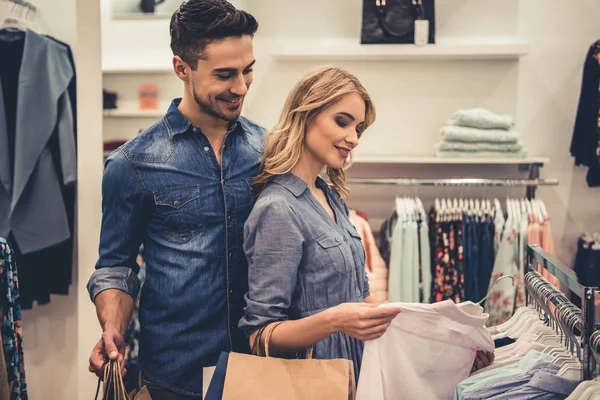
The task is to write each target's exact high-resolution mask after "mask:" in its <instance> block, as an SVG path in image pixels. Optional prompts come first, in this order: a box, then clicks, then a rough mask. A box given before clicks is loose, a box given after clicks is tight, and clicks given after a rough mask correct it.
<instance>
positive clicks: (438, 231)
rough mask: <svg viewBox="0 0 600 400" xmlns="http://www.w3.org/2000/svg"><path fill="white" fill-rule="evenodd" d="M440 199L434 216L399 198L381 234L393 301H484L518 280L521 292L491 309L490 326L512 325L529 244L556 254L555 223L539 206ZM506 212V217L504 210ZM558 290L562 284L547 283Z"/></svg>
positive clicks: (548, 182)
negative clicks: (510, 279) (508, 279)
mask: <svg viewBox="0 0 600 400" xmlns="http://www.w3.org/2000/svg"><path fill="white" fill-rule="evenodd" d="M350 182H352V183H363V184H378V185H381V184H386V185H410V186H441V187H443V186H477V187H527V188H528V189H529V188H535V187H537V186H555V185H557V184H558V180H556V179H352V180H350ZM534 193H535V190H528V194H530V195H531V196H530V197H531V198H520V199H513V198H508V199H506V201H504V202H502V203H501V202H500V201H499V200H498V199H497V198H494V199H465V198H443V199H439V198H438V199H436V200H435V202H434V204H433V205H432V207H431V208H430V210H429V211H426V210H425V207H424V204H423V202H422V201H421V199H420V198H418V197H414V198H411V197H400V196H397V198H396V200H395V203H394V212H393V213H392V215H391V216H390V217H389V218H388V219H386V220H385V221H384V223H383V225H382V227H381V241H380V246H379V251H380V253H381V256H382V257H383V259H384V261H385V262H386V264H387V266H388V298H387V300H388V301H391V302H411V303H435V302H440V301H444V300H448V299H450V300H453V301H454V302H462V301H466V300H469V301H472V302H476V301H478V299H481V298H482V297H483V296H484V295H485V294H486V293H487V292H488V291H489V290H491V283H492V282H495V281H496V280H497V279H498V278H501V277H502V276H507V275H508V276H513V277H514V278H515V280H516V281H517V284H516V285H514V286H507V285H506V283H504V284H503V285H497V286H495V287H494V288H493V290H492V292H491V293H490V296H489V297H488V299H487V301H486V302H485V307H486V312H488V313H489V314H490V319H489V322H488V323H489V324H490V325H497V324H500V323H502V322H504V321H506V320H507V319H508V318H510V316H511V315H512V314H513V312H514V311H515V309H516V308H517V307H519V306H522V305H524V304H525V291H524V283H523V276H524V265H525V254H526V248H527V245H528V244H540V245H541V246H542V247H544V248H545V249H546V250H548V251H549V252H551V253H553V252H554V245H553V242H552V231H551V226H550V217H549V215H548V211H547V209H546V206H545V205H544V203H543V202H542V201H541V200H539V199H535V198H532V194H534ZM504 207H505V209H504ZM546 277H547V279H549V280H551V281H552V282H553V283H554V284H555V285H558V282H556V281H554V278H553V277H552V276H551V275H550V274H547V275H546Z"/></svg>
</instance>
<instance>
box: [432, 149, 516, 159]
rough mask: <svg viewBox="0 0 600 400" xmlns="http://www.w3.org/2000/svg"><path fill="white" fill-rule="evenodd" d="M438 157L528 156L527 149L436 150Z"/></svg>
mask: <svg viewBox="0 0 600 400" xmlns="http://www.w3.org/2000/svg"><path fill="white" fill-rule="evenodd" d="M435 156H436V157H454V158H459V157H464V158H471V157H487V158H494V157H496V158H523V157H527V151H525V150H523V151H520V152H514V153H513V152H510V151H479V152H476V151H442V150H440V151H436V152H435Z"/></svg>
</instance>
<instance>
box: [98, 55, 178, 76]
mask: <svg viewBox="0 0 600 400" xmlns="http://www.w3.org/2000/svg"><path fill="white" fill-rule="evenodd" d="M172 60H173V54H172V53H170V52H167V51H156V52H146V53H144V54H138V53H135V52H134V54H130V55H121V56H114V57H111V58H110V59H109V58H103V59H102V73H104V74H153V73H154V74H163V73H173V74H174V72H173V65H172Z"/></svg>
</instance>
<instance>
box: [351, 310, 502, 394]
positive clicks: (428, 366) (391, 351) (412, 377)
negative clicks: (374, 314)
mask: <svg viewBox="0 0 600 400" xmlns="http://www.w3.org/2000/svg"><path fill="white" fill-rule="evenodd" d="M397 305H399V306H400V307H402V312H401V313H400V314H398V315H397V316H396V318H394V320H393V321H392V324H391V326H390V327H389V329H388V330H387V332H386V333H385V334H384V335H383V336H382V337H380V338H379V339H376V340H372V341H368V342H366V343H365V349H364V353H363V361H362V364H361V377H360V380H359V382H358V388H357V393H356V399H357V400H367V399H368V400H383V399H400V400H402V399H419V400H437V399H449V398H452V394H453V393H454V390H455V387H456V385H457V384H458V383H459V382H460V381H461V380H463V379H464V378H466V377H467V376H468V375H469V372H470V370H471V366H472V365H473V361H474V360H475V355H476V352H477V351H478V350H482V351H487V352H491V351H493V349H494V342H493V340H492V338H491V336H490V334H489V332H488V331H487V329H485V321H486V320H487V314H484V313H483V309H482V308H481V307H479V306H476V305H475V304H473V303H462V304H459V305H457V304H454V303H453V302H452V301H450V300H447V301H443V302H439V303H436V304H406V303H399V304H397ZM386 306H389V305H383V306H382V307H386Z"/></svg>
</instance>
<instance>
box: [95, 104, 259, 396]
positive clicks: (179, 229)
mask: <svg viewBox="0 0 600 400" xmlns="http://www.w3.org/2000/svg"><path fill="white" fill-rule="evenodd" d="M179 102H180V99H175V100H174V101H173V103H172V104H171V106H170V108H169V110H168V112H167V114H166V115H165V117H163V119H162V120H160V121H158V122H157V123H156V124H154V125H153V126H151V127H150V128H148V129H146V130H145V131H144V132H142V133H140V134H139V135H138V136H137V137H136V138H135V139H133V140H131V141H130V142H128V143H126V144H125V145H123V146H121V147H120V148H119V149H117V150H116V151H114V152H113V153H112V154H111V155H110V156H109V158H108V160H107V161H106V170H105V175H104V179H103V185H102V194H103V199H102V210H103V215H102V231H101V235H100V251H99V253H100V258H99V260H98V262H97V264H96V271H95V272H94V274H93V275H92V277H91V278H90V280H89V283H88V290H89V293H90V296H91V298H92V299H94V298H95V297H96V296H97V295H98V293H100V292H102V291H103V290H106V289H119V290H122V291H124V292H126V293H128V294H129V295H131V296H132V297H133V298H135V296H136V295H137V292H138V290H139V280H138V277H137V273H138V269H139V267H138V265H137V263H136V257H137V255H138V250H139V247H140V244H141V243H142V242H143V244H144V251H145V257H146V258H145V261H146V281H145V284H144V286H143V288H142V289H141V297H140V308H139V320H140V328H141V332H140V349H139V359H140V369H141V371H142V373H143V375H144V377H145V378H146V379H148V380H150V381H152V382H154V383H156V384H158V385H160V386H162V387H164V388H166V389H169V390H171V391H175V392H177V393H180V394H184V395H191V396H197V395H200V394H201V393H202V367H204V366H210V365H215V364H216V362H217V360H218V358H219V354H220V353H221V351H231V350H233V351H241V352H247V351H249V346H248V340H247V338H246V336H245V335H244V333H243V332H241V331H240V330H239V329H237V327H236V326H237V321H238V320H239V319H240V318H241V316H242V314H243V295H244V293H246V291H247V274H248V272H247V263H246V260H245V257H244V253H243V246H242V245H243V225H244V223H245V221H246V219H247V217H248V215H249V214H250V210H251V208H252V206H253V203H254V196H253V193H252V191H251V187H250V182H251V179H252V178H253V177H254V176H255V175H256V174H257V172H258V168H259V164H260V160H261V156H262V149H263V139H264V129H263V128H261V127H259V126H258V125H255V124H254V123H252V122H250V121H249V120H247V119H245V118H243V117H240V118H239V119H238V120H237V121H236V122H235V123H232V124H231V125H230V128H229V131H228V133H227V137H226V139H225V143H224V145H223V148H222V163H221V165H219V164H218V163H217V159H216V157H215V154H214V152H213V149H212V147H211V145H210V143H209V141H208V139H207V138H206V136H205V135H204V134H203V133H202V132H201V130H200V129H199V128H198V127H195V126H193V125H192V124H191V123H190V122H188V121H187V120H186V118H185V117H184V116H183V115H182V114H181V113H180V112H179V110H178V109H177V106H178V105H179Z"/></svg>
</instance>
